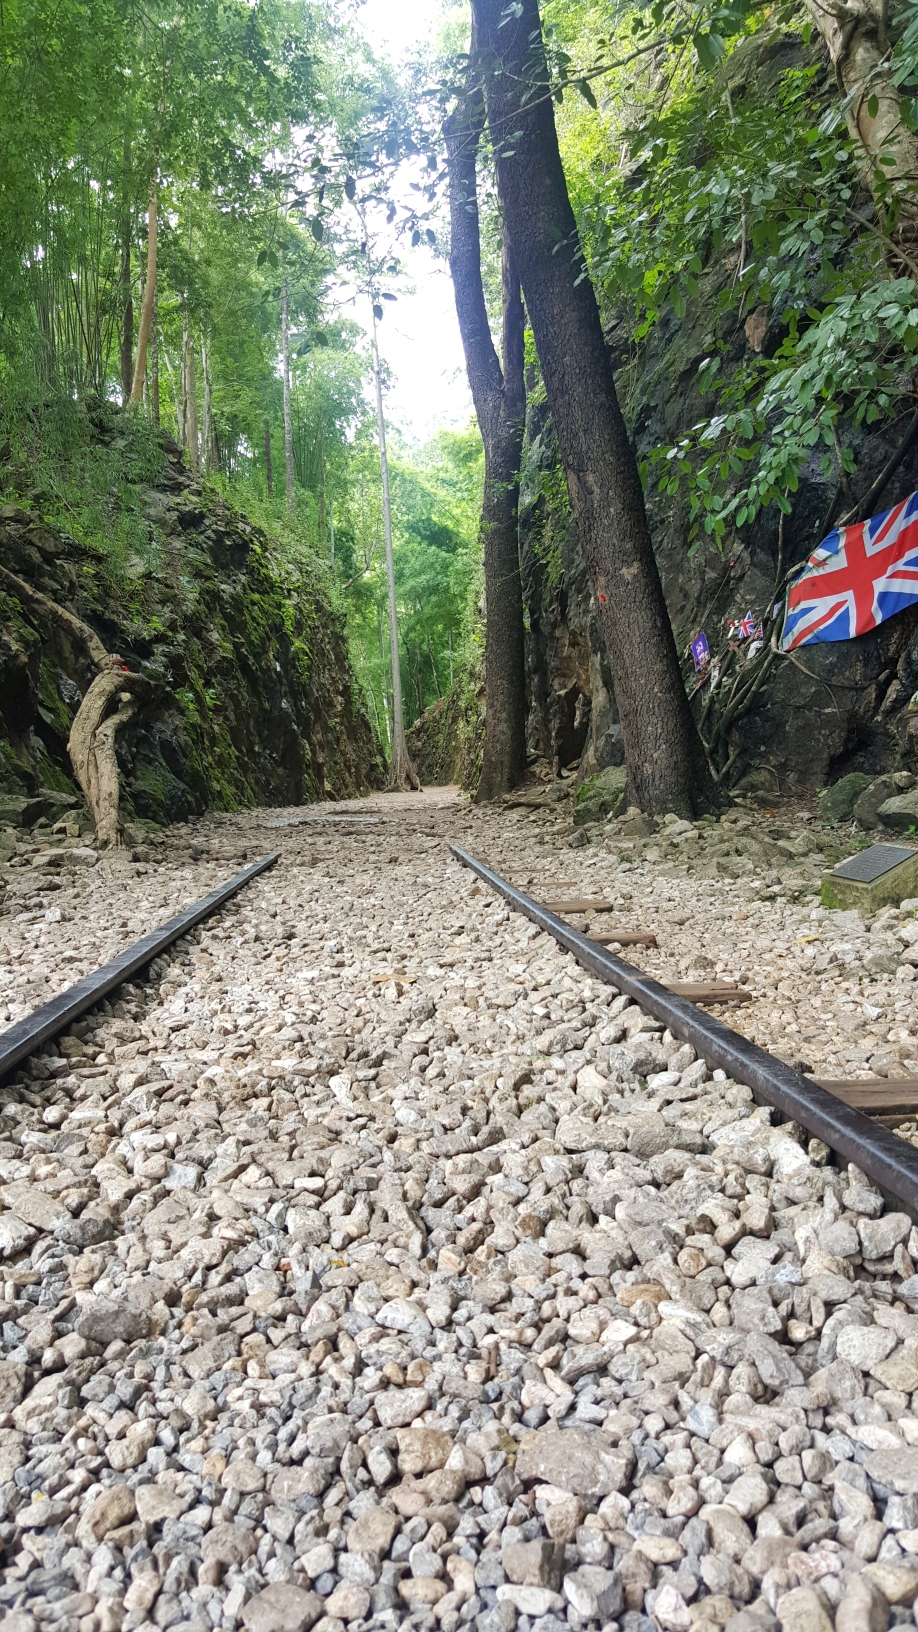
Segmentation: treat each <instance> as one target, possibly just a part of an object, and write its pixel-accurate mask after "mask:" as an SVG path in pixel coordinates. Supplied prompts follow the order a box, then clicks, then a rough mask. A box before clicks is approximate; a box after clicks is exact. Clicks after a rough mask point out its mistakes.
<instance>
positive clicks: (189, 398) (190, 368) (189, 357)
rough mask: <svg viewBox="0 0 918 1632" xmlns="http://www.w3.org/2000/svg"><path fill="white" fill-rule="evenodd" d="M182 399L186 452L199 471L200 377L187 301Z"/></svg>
mask: <svg viewBox="0 0 918 1632" xmlns="http://www.w3.org/2000/svg"><path fill="white" fill-rule="evenodd" d="M182 400H183V410H182V418H183V420H184V425H185V452H186V453H187V455H188V463H189V465H190V466H191V468H192V470H193V471H195V472H197V471H199V470H200V468H201V445H200V440H199V437H198V378H197V369H196V367H195V360H194V342H193V340H192V337H191V319H190V317H189V314H188V305H187V302H185V303H183V305H182Z"/></svg>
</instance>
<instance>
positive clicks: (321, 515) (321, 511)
mask: <svg viewBox="0 0 918 1632" xmlns="http://www.w3.org/2000/svg"><path fill="white" fill-rule="evenodd" d="M318 441H319V551H318V553H319V554H320V555H321V554H322V553H323V552H324V549H325V536H326V532H327V523H326V518H325V430H324V427H323V424H322V421H321V419H320V420H319V437H318Z"/></svg>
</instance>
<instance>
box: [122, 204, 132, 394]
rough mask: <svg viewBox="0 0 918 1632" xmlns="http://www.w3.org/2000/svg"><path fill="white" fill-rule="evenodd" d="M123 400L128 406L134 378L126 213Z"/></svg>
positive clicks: (128, 237) (129, 263)
mask: <svg viewBox="0 0 918 1632" xmlns="http://www.w3.org/2000/svg"><path fill="white" fill-rule="evenodd" d="M121 298H122V302H123V305H122V317H121V400H122V404H123V406H124V407H125V408H126V407H127V405H128V403H129V402H130V400H131V386H132V384H133V379H134V294H133V290H132V288H131V217H130V215H129V214H126V215H125V218H124V223H123V226H122V229H121Z"/></svg>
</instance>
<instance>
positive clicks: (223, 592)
mask: <svg viewBox="0 0 918 1632" xmlns="http://www.w3.org/2000/svg"><path fill="white" fill-rule="evenodd" d="M96 419H97V420H98V421H99V423H98V425H97V426H96V427H95V429H96V430H97V432H98V436H99V439H100V441H101V442H102V443H103V444H104V443H105V441H106V438H110V436H111V435H112V433H113V432H114V433H115V434H118V428H119V424H120V413H119V410H117V409H115V408H114V407H113V405H111V404H109V405H106V406H104V407H100V408H99V409H98V411H97V412H96ZM137 498H138V500H139V503H140V506H141V508H142V509H143V510H145V511H146V514H147V517H148V520H149V525H150V528H151V534H152V537H153V539H154V541H155V543H156V545H157V547H158V548H159V549H160V550H161V551H162V553H163V558H164V561H169V560H174V561H175V563H176V567H177V570H174V571H173V570H172V568H171V567H168V566H167V567H165V568H162V567H156V568H154V567H151V566H146V567H141V568H140V570H139V575H138V576H136V577H135V579H134V581H133V589H132V605H134V604H136V607H137V611H136V612H135V613H132V615H131V625H130V628H127V627H121V628H119V627H118V625H117V622H115V623H113V621H112V618H113V613H112V609H113V608H115V607H118V606H119V605H121V604H122V596H121V593H120V591H119V589H118V588H117V587H116V585H115V584H114V582H112V581H110V579H109V576H108V572H109V568H108V561H107V558H106V557H105V555H104V554H103V553H102V552H101V551H100V550H97V549H95V548H93V547H92V546H91V545H88V544H86V543H77V542H76V541H75V540H74V539H73V538H71V537H69V536H68V535H66V534H62V533H60V532H59V531H58V529H57V528H55V527H54V526H52V525H50V524H48V523H46V522H45V520H44V519H43V517H42V515H41V514H40V513H39V512H38V511H37V510H30V509H22V508H19V507H18V506H15V505H3V506H2V507H0V559H2V560H3V563H4V565H5V566H6V567H7V568H8V569H9V570H10V571H11V572H13V573H15V574H16V575H17V576H19V577H21V578H23V579H24V580H25V581H26V582H27V583H29V584H30V585H32V586H33V587H34V588H35V589H37V590H38V591H40V592H41V593H42V594H43V595H45V596H47V597H48V598H49V599H51V600H53V601H55V602H57V603H58V604H64V605H66V606H68V607H70V608H71V609H72V610H73V611H74V612H76V613H77V614H78V615H79V616H80V617H82V618H83V619H84V620H85V621H86V622H87V623H89V624H90V625H91V626H93V627H95V628H96V629H97V630H98V631H99V632H100V633H103V634H104V639H105V641H106V644H107V645H109V646H110V648H111V649H113V650H115V651H119V652H122V653H123V654H125V656H126V657H127V658H128V659H129V660H130V662H131V664H132V666H133V667H135V668H136V667H138V666H139V665H140V664H141V663H142V665H143V672H144V673H145V674H146V675H147V676H148V677H149V678H150V680H151V681H152V682H153V686H154V692H153V695H152V698H151V700H150V701H149V702H148V703H147V704H146V705H145V706H144V707H143V708H142V709H141V710H140V711H139V713H138V715H137V718H136V720H135V721H133V722H132V724H131V728H130V731H129V732H127V733H126V734H125V750H124V754H123V758H124V761H125V765H126V766H128V765H129V767H130V768H129V770H127V773H126V776H125V792H126V793H127V794H128V796H129V798H130V801H131V803H132V805H133V807H134V811H135V812H136V814H137V816H138V817H140V818H143V819H150V820H154V821H156V822H159V823H164V822H167V821H176V820H179V819H182V818H185V817H188V816H190V815H194V814H199V813H200V812H201V811H203V810H204V809H206V808H207V807H214V806H216V807H218V808H220V807H222V808H226V807H227V806H236V805H246V804H254V803H263V804H268V805H289V804H299V803H300V802H302V801H305V800H310V799H322V798H324V797H326V796H327V794H328V793H329V792H334V793H337V794H339V795H340V796H347V795H349V794H352V793H355V792H357V791H358V790H359V789H361V788H367V787H378V786H380V784H381V779H382V767H381V765H380V763H379V760H378V751H377V749H376V747H375V744H374V741H373V736H372V731H371V727H370V724H369V720H368V718H367V715H366V713H365V710H364V707H363V704H362V702H360V701H358V695H357V689H356V687H355V686H354V684H353V683H352V671H351V667H350V660H349V657H348V652H347V640H346V634H345V629H344V624H343V620H342V619H341V618H340V616H339V615H338V614H337V613H335V612H334V611H333V610H332V608H331V607H330V606H329V605H328V603H327V600H326V599H325V595H324V591H323V590H322V588H321V586H320V585H319V584H318V583H315V584H313V585H312V586H310V596H309V598H308V601H307V597H299V598H298V599H297V601H296V603H294V600H293V599H292V598H291V597H290V596H289V595H288V593H287V590H286V588H285V586H284V585H283V584H282V583H281V581H280V579H279V577H277V576H276V575H275V573H274V571H273V569H272V567H271V566H270V564H269V550H268V548H267V547H266V540H265V537H264V535H263V534H262V533H261V531H260V529H259V528H258V527H256V526H255V525H254V524H253V523H251V522H249V521H247V520H246V518H245V517H244V516H240V515H239V514H238V513H237V512H236V511H234V510H233V509H232V508H231V506H230V505H229V504H227V503H226V502H225V501H224V500H223V499H222V498H219V497H217V496H215V495H213V494H209V493H203V492H202V490H201V487H200V486H199V485H197V484H195V483H194V482H193V480H192V477H191V476H190V474H189V473H188V471H187V470H186V469H185V468H184V465H183V462H182V458H181V454H180V451H179V449H178V448H177V447H176V446H175V444H173V443H171V442H170V441H169V439H168V438H164V440H163V458H162V468H161V470H160V472H159V474H158V475H156V476H155V477H153V478H152V479H151V485H150V486H149V487H142V488H139V489H138V491H137ZM179 562H181V566H180V567H178V563H179ZM10 605H11V606H12V605H13V603H10ZM115 617H116V618H117V614H115ZM4 619H5V621H4V626H3V631H2V638H0V786H2V789H3V798H4V801H5V802H4V803H2V804H0V827H3V826H4V825H6V824H7V823H9V824H12V825H16V826H25V827H31V826H33V825H34V823H36V822H37V821H39V820H40V819H47V820H48V821H50V822H51V823H52V824H53V823H55V822H57V821H58V820H59V819H60V818H61V817H63V816H67V815H68V814H69V813H70V812H71V811H73V812H74V814H75V815H76V817H77V831H78V832H79V830H80V826H79V823H80V820H81V819H82V812H81V810H80V808H79V807H80V806H81V804H82V801H81V800H78V799H77V798H76V797H75V796H76V795H77V794H78V791H79V790H78V789H77V788H76V787H75V785H73V783H72V769H71V765H70V760H69V758H68V755H67V748H66V744H67V738H68V735H69V732H70V726H71V723H72V720H73V717H74V715H75V712H76V709H77V707H78V706H79V702H80V698H81V696H82V694H83V693H84V692H85V690H86V687H87V684H88V680H89V678H91V675H90V674H89V673H88V671H87V668H86V659H85V658H84V656H83V655H82V654H81V653H80V652H79V651H78V650H75V649H74V650H71V649H70V648H69V647H68V646H66V644H61V643H60V642H59V641H56V640H55V639H54V638H53V635H51V634H50V633H48V632H43V631H39V630H36V628H35V627H34V620H30V619H26V618H24V617H22V618H19V616H18V614H16V613H13V614H11V615H7V614H4ZM178 630H181V636H180V637H178V636H177V633H176V632H177V631H178ZM52 770H53V772H54V773H55V776H56V777H59V778H60V782H61V788H62V789H63V790H64V791H59V792H57V793H55V792H54V791H53V790H51V789H48V788H45V787H44V786H43V783H44V782H45V781H46V780H47V778H48V776H49V774H50V773H51V771H52ZM68 785H69V787H70V789H71V791H70V792H67V791H66V789H67V787H68ZM137 836H138V840H139V841H140V840H142V839H143V837H144V832H143V829H141V828H138V833H137ZM138 847H140V845H139V843H138ZM132 848H133V846H132ZM65 859H67V858H66V853H65ZM71 859H72V858H71ZM55 865H56V864H55Z"/></svg>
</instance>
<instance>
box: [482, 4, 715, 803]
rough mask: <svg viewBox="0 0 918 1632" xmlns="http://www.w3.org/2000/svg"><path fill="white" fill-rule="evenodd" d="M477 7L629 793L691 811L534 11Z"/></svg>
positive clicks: (704, 787)
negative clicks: (612, 694) (611, 689)
mask: <svg viewBox="0 0 918 1632" xmlns="http://www.w3.org/2000/svg"><path fill="white" fill-rule="evenodd" d="M472 8H473V15H474V18H475V23H476V28H477V49H478V54H479V62H480V65H481V72H482V76H483V82H484V86H485V99H486V106H487V114H488V124H489V128H490V132H491V139H492V142H493V144H494V149H495V154H496V163H497V174H498V184H499V189H500V196H501V202H502V206H503V210H504V217H505V220H506V222H507V226H508V228H509V234H510V242H511V244H512V245H513V250H514V253H515V255H516V258H517V263H518V265H519V268H520V274H521V277H522V282H523V292H524V295H525V297H526V306H527V309H528V312H529V319H530V322H531V324H532V329H533V333H534V335H535V341H536V346H537V349H538V353H539V361H540V363H541V367H542V374H543V377H544V380H545V386H546V390H547V393H548V401H549V406H550V408H551V411H552V417H553V419H554V424H555V430H556V433H557V437H558V448H559V452H560V456H561V462H562V464H563V467H564V471H565V475H566V477H567V486H568V492H569V494H570V500H571V509H572V513H573V518H574V521H575V523H576V526H577V529H578V533H579V536H580V541H581V546H582V549H583V552H584V558H585V562H586V566H587V570H588V573H589V575H590V580H591V584H592V588H593V594H594V596H595V600H596V606H597V611H598V615H599V622H600V627H601V629H602V632H603V638H604V641H605V645H606V648H607V651H608V654H609V662H610V666H611V669H612V675H613V682H614V688H615V698H616V702H617V704H618V712H619V718H620V720H621V726H622V740H623V743H624V748H625V754H626V758H627V763H628V776H629V786H630V792H631V797H632V799H633V801H634V803H635V804H637V805H639V806H640V808H641V809H642V810H644V811H647V812H648V813H652V814H665V813H666V812H668V811H676V812H677V813H679V814H680V815H686V816H688V815H692V814H699V813H701V812H702V811H705V810H708V809H710V808H711V806H712V805H713V803H714V802H715V791H714V784H713V780H712V777H711V773H710V769H709V767H708V764H707V759H706V756H705V752H704V748H703V746H702V743H701V739H700V737H699V735H698V732H697V730H696V728H695V722H694V720H693V718H692V714H691V710H690V708H689V703H688V698H687V696H686V692H685V686H684V684H683V680H682V675H681V671H680V668H679V658H678V654H677V652H676V645H675V641H674V638H673V632H672V626H671V624H670V621H669V615H668V613H667V610H666V603H665V601H664V598H663V588H662V585H661V582H660V575H659V571H658V568H657V563H656V559H655V557H654V553H653V547H652V544H651V539H650V531H649V528H648V525H647V516H646V512H645V509H644V496H643V492H642V490H641V481H640V476H639V473H638V468H637V461H636V459H635V456H634V451H633V449H632V447H631V443H630V440H629V437H628V431H627V427H626V425H625V422H624V419H623V417H622V412H621V408H620V406H619V402H618V398H617V395H616V391H615V381H614V377H613V369H612V360H611V357H610V355H609V351H608V347H607V345H606V342H605V337H604V335H603V331H602V323H601V321H600V315H599V308H598V306H597V303H596V296H595V294H594V291H593V288H592V285H591V283H590V281H589V277H588V275H587V273H586V268H585V265H584V260H583V255H582V252H581V249H580V244H579V238H578V233H577V226H576V222H575V220H574V213H573V210H572V208H571V203H570V199H569V196H568V191H567V183H566V180H565V176H564V170H563V167H562V164H561V153H560V149H559V146H558V137H557V132H556V129H555V121H554V113H553V111H552V101H551V96H550V90H549V76H548V71H547V67H546V62H545V53H544V45H543V41H542V33H541V23H540V18H539V8H538V3H537V0H519V5H518V7H514V8H507V7H506V6H505V3H504V0H472ZM517 12H518V15H517Z"/></svg>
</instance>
